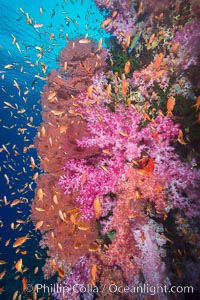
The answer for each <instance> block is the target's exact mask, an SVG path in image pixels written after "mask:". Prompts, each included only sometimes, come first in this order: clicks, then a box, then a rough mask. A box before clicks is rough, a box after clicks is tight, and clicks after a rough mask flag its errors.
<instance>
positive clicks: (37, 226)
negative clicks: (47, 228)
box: [35, 221, 44, 231]
mask: <svg viewBox="0 0 200 300" xmlns="http://www.w3.org/2000/svg"><path fill="white" fill-rule="evenodd" d="M43 224H44V221H38V222H37V223H36V224H35V230H36V231H37V230H38V229H39V228H40V227H42V225H43Z"/></svg>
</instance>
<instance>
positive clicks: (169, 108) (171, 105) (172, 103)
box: [167, 96, 176, 115]
mask: <svg viewBox="0 0 200 300" xmlns="http://www.w3.org/2000/svg"><path fill="white" fill-rule="evenodd" d="M175 103H176V99H175V98H174V97H173V96H171V97H169V99H168V100H167V114H168V115H172V111H173V109H174V106H175Z"/></svg>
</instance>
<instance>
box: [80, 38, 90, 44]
mask: <svg viewBox="0 0 200 300" xmlns="http://www.w3.org/2000/svg"><path fill="white" fill-rule="evenodd" d="M78 42H79V44H89V43H90V40H87V39H81V40H79V41H78Z"/></svg>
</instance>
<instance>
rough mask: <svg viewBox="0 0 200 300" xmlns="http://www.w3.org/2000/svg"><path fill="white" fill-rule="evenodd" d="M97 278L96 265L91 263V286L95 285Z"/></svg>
mask: <svg viewBox="0 0 200 300" xmlns="http://www.w3.org/2000/svg"><path fill="white" fill-rule="evenodd" d="M96 279H97V265H95V264H93V265H92V267H91V282H92V285H93V286H96Z"/></svg>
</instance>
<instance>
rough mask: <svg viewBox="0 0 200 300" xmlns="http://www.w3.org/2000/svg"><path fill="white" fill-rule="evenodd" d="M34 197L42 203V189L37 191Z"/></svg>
mask: <svg viewBox="0 0 200 300" xmlns="http://www.w3.org/2000/svg"><path fill="white" fill-rule="evenodd" d="M36 196H37V199H38V201H43V196H44V193H43V189H41V188H39V189H37V192H36Z"/></svg>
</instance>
